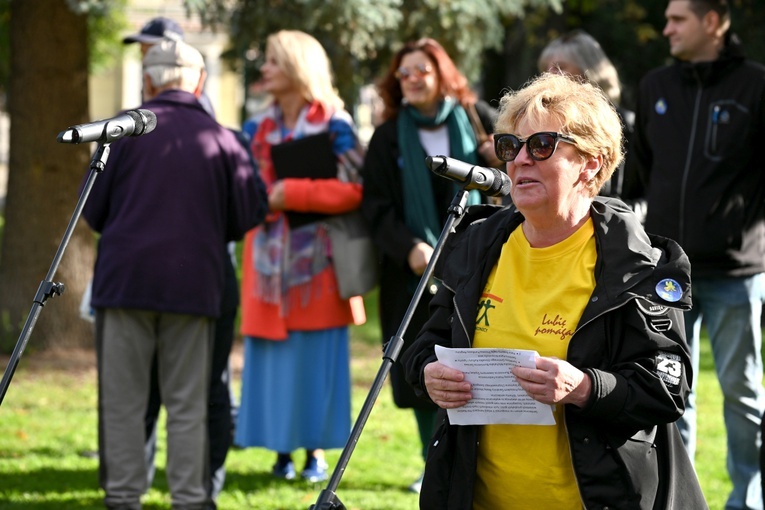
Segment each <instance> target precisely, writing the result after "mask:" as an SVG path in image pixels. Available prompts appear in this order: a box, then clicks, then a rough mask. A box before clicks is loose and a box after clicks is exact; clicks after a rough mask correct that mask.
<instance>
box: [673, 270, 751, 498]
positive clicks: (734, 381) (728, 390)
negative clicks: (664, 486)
mask: <svg viewBox="0 0 765 510" xmlns="http://www.w3.org/2000/svg"><path fill="white" fill-rule="evenodd" d="M692 297H693V309H692V310H690V311H689V312H686V313H685V331H686V335H687V338H688V343H689V344H690V347H691V357H692V362H693V388H692V391H691V394H690V395H689V396H688V400H687V401H686V411H685V414H684V415H683V417H682V418H681V419H680V420H679V421H678V422H677V426H678V428H679V429H680V434H681V435H682V436H683V441H684V442H685V445H686V447H687V449H688V453H689V455H690V457H691V459H693V457H694V454H695V451H696V381H697V380H698V373H699V334H700V331H701V323H702V319H703V322H704V324H706V326H707V331H708V333H709V340H710V343H711V346H712V355H713V357H714V362H715V369H716V371H717V379H718V381H719V383H720V387H721V389H722V393H723V396H724V404H723V419H724V420H725V429H726V432H727V438H728V443H727V446H728V457H727V469H728V475H729V476H730V479H731V482H732V484H733V490H732V491H731V494H730V496H729V497H728V501H727V503H726V506H725V508H726V509H730V510H732V509H737V510H738V509H742V510H743V509H751V510H762V509H763V501H762V488H761V485H760V469H759V450H760V444H761V437H760V421H761V419H762V414H763V409H765V390H763V386H762V376H763V367H762V356H761V354H760V347H761V345H762V330H761V325H760V317H761V314H762V302H763V298H765V274H758V275H755V276H751V277H745V278H709V279H697V280H693V283H692Z"/></svg>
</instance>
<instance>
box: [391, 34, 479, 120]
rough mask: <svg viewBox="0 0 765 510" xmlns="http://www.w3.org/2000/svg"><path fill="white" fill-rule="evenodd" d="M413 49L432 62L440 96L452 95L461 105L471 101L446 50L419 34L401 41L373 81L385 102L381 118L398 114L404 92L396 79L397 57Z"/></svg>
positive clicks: (470, 93) (464, 81) (465, 83)
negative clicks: (379, 75) (415, 38)
mask: <svg viewBox="0 0 765 510" xmlns="http://www.w3.org/2000/svg"><path fill="white" fill-rule="evenodd" d="M415 51H421V52H423V53H425V54H426V55H427V56H428V58H429V59H430V60H431V62H432V63H433V67H434V68H435V71H436V74H437V76H438V80H439V83H440V85H441V95H442V96H444V97H453V98H454V99H456V100H457V101H459V102H460V104H461V105H462V106H467V105H468V104H472V103H475V101H476V95H475V92H473V91H472V90H471V89H470V84H469V83H468V80H467V78H465V76H464V75H463V74H462V73H461V72H459V70H458V69H457V66H456V65H454V61H452V59H451V57H449V54H448V53H446V50H444V48H443V46H441V45H440V44H439V43H438V41H436V40H435V39H431V38H429V37H423V38H422V39H418V40H416V41H409V42H407V43H405V44H404V47H403V48H401V49H400V50H398V52H397V53H396V54H395V55H394V56H393V61H392V62H391V63H390V66H389V67H388V71H387V72H386V73H385V76H383V77H382V79H381V80H380V81H379V82H378V83H377V91H378V92H379V94H380V97H381V98H382V100H383V104H384V105H385V108H384V109H383V113H382V117H383V120H388V119H390V118H393V117H395V116H396V115H398V111H399V109H400V108H401V101H402V99H403V98H404V94H403V92H402V91H401V84H400V83H399V81H398V79H397V78H396V70H397V69H398V68H399V66H401V60H402V59H403V58H404V55H407V54H409V53H413V52H415Z"/></svg>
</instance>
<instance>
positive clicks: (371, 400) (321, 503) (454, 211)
mask: <svg viewBox="0 0 765 510" xmlns="http://www.w3.org/2000/svg"><path fill="white" fill-rule="evenodd" d="M468 193H469V192H468V191H467V190H466V189H465V188H464V187H463V188H462V189H461V190H460V191H459V192H457V194H456V195H455V196H454V198H453V199H452V203H451V205H449V209H448V213H449V216H448V218H447V220H446V223H445V225H444V228H443V230H442V231H441V235H440V236H439V238H438V242H437V243H436V246H435V247H434V248H433V255H431V257H430V261H429V262H428V265H427V267H426V268H425V272H424V273H423V274H422V276H421V277H420V282H419V284H418V285H417V288H416V289H415V291H414V296H413V297H412V300H411V301H410V302H409V307H408V308H407V309H406V313H405V314H404V318H403V320H402V321H401V325H400V326H399V328H398V331H396V335H395V336H394V337H393V338H391V339H390V340H389V341H388V344H387V345H386V347H385V353H384V354H383V363H382V365H381V366H380V369H379V370H378V372H377V376H376V377H375V380H374V382H373V383H372V388H371V389H370V391H369V394H368V395H367V398H366V400H365V401H364V405H363V406H362V408H361V411H359V416H358V418H357V419H356V423H355V424H354V425H353V429H352V430H351V435H350V438H349V439H348V442H347V443H346V444H345V448H343V452H342V453H341V454H340V459H339V460H338V462H337V466H336V467H335V470H334V471H333V472H332V477H331V478H330V479H329V483H328V484H327V488H326V489H324V490H322V491H321V493H320V494H319V499H318V500H316V503H315V504H314V505H311V506H310V507H309V508H310V510H345V505H343V503H342V502H341V501H340V500H339V499H338V497H337V494H335V490H337V487H338V485H340V479H341V478H342V477H343V473H344V472H345V468H346V466H347V465H348V461H349V460H350V458H351V455H353V450H354V449H355V448H356V443H357V442H358V440H359V437H360V436H361V431H362V430H363V429H364V425H365V424H366V422H367V418H369V414H370V413H371V412H372V407H374V404H375V401H376V400H377V397H378V395H379V394H380V391H381V390H382V387H383V383H384V382H385V379H386V378H387V377H388V373H389V372H390V369H391V367H392V366H393V363H395V362H396V360H397V359H398V356H399V354H401V350H402V349H403V347H404V334H405V333H406V330H407V328H408V327H409V323H410V322H411V321H412V317H413V316H414V312H415V310H416V308H417V305H418V304H419V302H420V299H421V298H422V295H423V293H424V292H425V289H426V288H427V287H428V282H429V281H430V278H431V276H432V275H433V269H434V267H435V264H436V261H437V260H438V257H439V256H440V255H441V251H442V250H443V247H444V244H445V243H446V240H447V238H448V237H449V235H450V234H451V233H452V232H453V229H454V226H455V225H456V223H457V221H458V220H459V219H461V218H462V217H463V216H464V214H465V205H466V204H467V198H468Z"/></svg>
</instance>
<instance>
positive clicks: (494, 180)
mask: <svg viewBox="0 0 765 510" xmlns="http://www.w3.org/2000/svg"><path fill="white" fill-rule="evenodd" d="M425 164H426V165H428V168H430V170H431V171H432V172H433V173H435V174H438V175H440V176H442V177H446V178H447V179H451V180H453V181H457V182H459V183H463V184H465V186H464V189H466V190H471V189H476V190H478V191H480V192H482V193H484V194H486V195H488V196H490V197H504V196H506V195H508V194H510V186H511V183H510V177H508V176H507V174H506V173H505V172H502V171H501V170H497V169H496V168H486V167H482V166H478V165H471V164H470V163H465V162H464V161H460V160H459V159H453V158H449V157H446V156H428V157H427V158H425Z"/></svg>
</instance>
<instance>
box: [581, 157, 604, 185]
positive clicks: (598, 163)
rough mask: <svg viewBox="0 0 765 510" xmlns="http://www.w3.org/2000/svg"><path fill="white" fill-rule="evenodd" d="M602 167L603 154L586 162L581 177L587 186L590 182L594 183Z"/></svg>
mask: <svg viewBox="0 0 765 510" xmlns="http://www.w3.org/2000/svg"><path fill="white" fill-rule="evenodd" d="M602 166H603V156H602V155H601V154H598V155H597V156H594V157H591V158H588V159H587V160H586V161H585V165H584V168H582V171H581V173H580V175H581V176H582V181H583V182H584V183H585V184H589V183H590V182H592V180H593V179H594V178H595V176H596V175H598V172H600V169H601V167H602Z"/></svg>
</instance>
